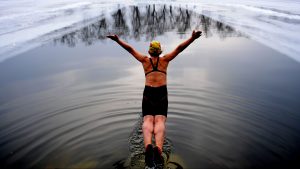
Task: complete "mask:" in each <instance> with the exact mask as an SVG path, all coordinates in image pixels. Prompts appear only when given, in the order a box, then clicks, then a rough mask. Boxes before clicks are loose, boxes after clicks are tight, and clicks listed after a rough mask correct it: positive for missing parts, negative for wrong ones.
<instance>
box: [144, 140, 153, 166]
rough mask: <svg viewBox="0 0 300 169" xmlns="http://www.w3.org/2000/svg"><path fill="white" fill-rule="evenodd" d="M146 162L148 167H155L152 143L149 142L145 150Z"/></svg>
mask: <svg viewBox="0 0 300 169" xmlns="http://www.w3.org/2000/svg"><path fill="white" fill-rule="evenodd" d="M145 163H146V166H147V167H150V168H152V167H154V165H155V164H154V153H153V146H152V144H148V145H147V147H146V151H145Z"/></svg>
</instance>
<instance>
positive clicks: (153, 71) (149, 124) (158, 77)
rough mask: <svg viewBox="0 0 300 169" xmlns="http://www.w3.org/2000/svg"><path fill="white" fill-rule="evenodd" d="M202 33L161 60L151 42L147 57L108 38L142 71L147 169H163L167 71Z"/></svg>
mask: <svg viewBox="0 0 300 169" xmlns="http://www.w3.org/2000/svg"><path fill="white" fill-rule="evenodd" d="M201 33H202V32H201V31H195V30H194V31H193V33H192V36H191V37H190V38H189V39H187V40H185V41H184V42H182V43H181V44H180V45H178V46H177V47H176V49H175V50H173V51H172V52H170V53H168V54H165V55H164V56H162V57H160V54H161V53H162V50H161V46H160V43H159V42H158V41H152V42H151V43H150V47H149V51H148V53H149V54H150V57H148V56H147V55H144V54H142V53H140V52H138V51H136V50H135V49H134V48H133V47H131V46H130V45H129V44H127V43H126V42H124V41H122V40H121V39H119V37H118V36H117V35H108V36H107V37H108V38H110V39H112V40H114V41H116V42H117V43H118V44H119V45H120V46H122V47H123V48H124V49H125V50H127V51H128V52H129V53H131V54H132V55H133V56H134V57H135V58H136V59H137V60H138V61H140V62H141V63H142V65H143V68H144V72H145V77H146V81H145V89H144V94H143V103H142V109H143V136H144V143H145V149H146V150H145V162H146V165H147V166H148V167H154V166H157V167H159V166H163V158H162V156H161V153H162V147H163V143H164V138H165V122H166V119H167V110H168V93H167V68H168V64H169V62H170V61H171V60H173V59H174V58H175V57H176V56H177V55H178V54H179V53H180V52H182V51H183V50H184V49H185V48H186V47H187V46H189V45H190V44H191V43H192V42H193V41H194V40H195V39H197V38H199V37H200V36H201ZM153 134H154V137H155V144H156V146H155V147H154V148H153V146H152V135H153Z"/></svg>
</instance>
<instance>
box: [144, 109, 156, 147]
mask: <svg viewBox="0 0 300 169" xmlns="http://www.w3.org/2000/svg"><path fill="white" fill-rule="evenodd" d="M153 125H154V116H152V115H146V116H144V121H143V135H144V143H145V147H147V145H148V144H151V143H152V133H153V128H154V126H153Z"/></svg>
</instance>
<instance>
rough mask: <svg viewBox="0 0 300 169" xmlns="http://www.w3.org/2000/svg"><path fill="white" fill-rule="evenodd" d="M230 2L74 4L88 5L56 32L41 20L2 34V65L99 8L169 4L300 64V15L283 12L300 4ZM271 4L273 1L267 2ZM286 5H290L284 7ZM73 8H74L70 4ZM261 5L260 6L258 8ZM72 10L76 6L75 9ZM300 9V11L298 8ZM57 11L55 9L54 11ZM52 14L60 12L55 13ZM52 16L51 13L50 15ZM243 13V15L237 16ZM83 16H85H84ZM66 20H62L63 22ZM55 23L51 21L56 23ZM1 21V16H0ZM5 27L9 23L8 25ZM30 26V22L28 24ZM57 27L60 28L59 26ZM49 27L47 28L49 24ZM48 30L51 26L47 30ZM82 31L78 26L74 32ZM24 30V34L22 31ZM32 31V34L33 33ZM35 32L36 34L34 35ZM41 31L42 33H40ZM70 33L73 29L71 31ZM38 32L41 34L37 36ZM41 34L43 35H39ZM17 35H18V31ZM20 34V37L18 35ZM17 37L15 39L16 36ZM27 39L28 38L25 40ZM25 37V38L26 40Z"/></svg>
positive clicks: (136, 0) (168, 0) (179, 0)
mask: <svg viewBox="0 0 300 169" xmlns="http://www.w3.org/2000/svg"><path fill="white" fill-rule="evenodd" d="M227 1H228V2H231V4H230V3H225V4H224V5H220V4H218V3H216V2H217V1H213V0H212V1H209V3H204V2H199V1H196V0H189V1H183V0H152V1H146V2H145V1H143V0H123V1H118V2H114V3H111V2H109V1H100V2H99V1H97V3H95V2H93V1H90V3H88V2H82V3H81V6H78V5H80V3H79V4H78V3H77V5H75V6H74V5H73V6H74V7H75V8H76V9H77V8H80V9H81V7H83V6H84V8H85V9H87V10H85V11H80V10H79V11H76V10H75V12H77V13H75V15H72V16H70V17H71V18H67V19H69V20H70V19H71V20H74V21H73V22H69V23H66V22H65V19H66V18H54V19H53V20H54V21H56V23H54V24H52V25H51V26H52V29H41V30H37V31H35V30H34V29H37V28H38V26H41V27H42V26H45V25H39V24H40V23H39V22H40V18H37V23H34V24H36V25H33V28H32V29H30V28H29V29H27V30H26V28H25V30H22V29H21V30H20V31H21V32H17V34H11V33H10V34H1V35H0V62H2V61H4V60H6V59H8V58H11V57H13V56H16V55H17V54H20V53H23V52H25V51H28V50H30V49H33V48H35V47H38V46H41V45H43V44H44V43H47V42H48V41H49V40H51V39H53V38H55V37H57V36H59V35H62V34H63V33H66V32H65V31H59V32H58V31H57V30H60V29H63V28H65V27H71V26H74V25H76V23H79V22H82V21H83V20H91V21H92V20H93V19H92V18H96V17H99V13H97V12H95V11H99V8H100V9H101V8H103V9H104V8H105V10H114V9H115V8H116V7H118V4H122V5H140V4H167V3H172V5H173V6H180V7H182V8H189V9H192V10H193V11H194V12H197V13H199V14H203V15H205V16H208V17H211V18H212V19H214V20H217V21H220V22H223V23H225V24H228V25H230V26H232V27H233V28H234V29H236V30H237V31H239V32H242V33H243V34H246V35H247V36H248V37H249V38H251V39H253V40H255V41H258V42H260V43H262V44H264V45H266V46H269V47H271V48H273V49H275V50H276V51H279V52H281V53H283V54H285V55H287V56H289V57H291V58H293V59H294V60H296V61H298V62H300V49H299V48H298V46H297V45H298V44H299V42H300V37H299V36H297V32H298V30H300V24H299V23H300V15H299V14H300V12H298V11H297V10H294V9H293V10H292V11H296V13H294V14H291V13H288V12H286V13H283V12H280V10H281V11H282V10H283V9H292V8H295V9H296V8H297V9H299V10H300V7H299V4H300V3H297V4H296V5H293V7H291V4H287V3H289V2H287V3H284V2H280V3H276V4H274V3H273V4H268V3H265V4H264V3H261V4H252V5H251V2H249V1H245V2H246V3H245V4H232V3H233V2H234V0H227ZM265 1H268V2H269V1H271V0H265ZM283 4H286V5H283ZM68 6H69V7H70V5H68ZM256 6H258V7H256ZM278 6H281V8H280V10H279V9H278V10H277V11H276V10H269V9H276V8H278ZM71 7H72V6H71ZM298 7H299V8H298ZM62 9H66V10H69V9H70V8H67V7H66V6H63V7H61V8H60V10H62ZM50 10H53V9H50ZM52 12H54V13H55V12H57V10H56V11H52ZM50 14H51V12H50ZM236 14H239V15H236ZM83 15H85V16H84V17H83ZM281 18H283V19H286V20H288V21H293V22H294V23H289V22H282V21H280V20H279V19H281ZM61 19H62V20H61ZM53 20H51V22H53ZM0 21H1V16H0ZM4 24H5V23H4ZM25 24H26V23H25ZM55 24H56V25H55ZM46 26H47V25H46ZM47 28H48V27H47ZM75 28H78V27H76V26H74V28H73V29H75ZM22 31H23V32H22ZM24 31H25V32H26V31H29V32H27V33H26V35H22V33H24ZM30 31H31V34H30ZM32 31H33V32H35V34H34V36H32ZM39 31H40V32H39ZM68 31H69V30H68ZM36 32H37V33H36ZM38 32H39V33H38ZM14 33H16V32H14ZM18 33H19V34H18ZM14 36H15V37H14ZM23 36H24V37H23ZM16 37H20V39H15V38H16ZM22 38H23V39H22Z"/></svg>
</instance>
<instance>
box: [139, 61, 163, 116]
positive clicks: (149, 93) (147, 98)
mask: <svg viewBox="0 0 300 169" xmlns="http://www.w3.org/2000/svg"><path fill="white" fill-rule="evenodd" d="M150 62H151V65H152V68H153V69H152V70H151V71H150V72H147V73H146V74H145V75H146V76H147V75H148V74H149V73H151V72H155V71H157V72H162V73H165V74H166V72H164V71H161V70H158V62H159V57H158V58H157V63H156V66H154V64H153V62H152V59H151V58H150ZM142 107H143V108H142V109H143V116H146V115H152V116H155V115H164V116H166V117H167V113H168V90H167V86H166V85H163V86H159V87H151V86H145V89H144V94H143V103H142Z"/></svg>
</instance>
